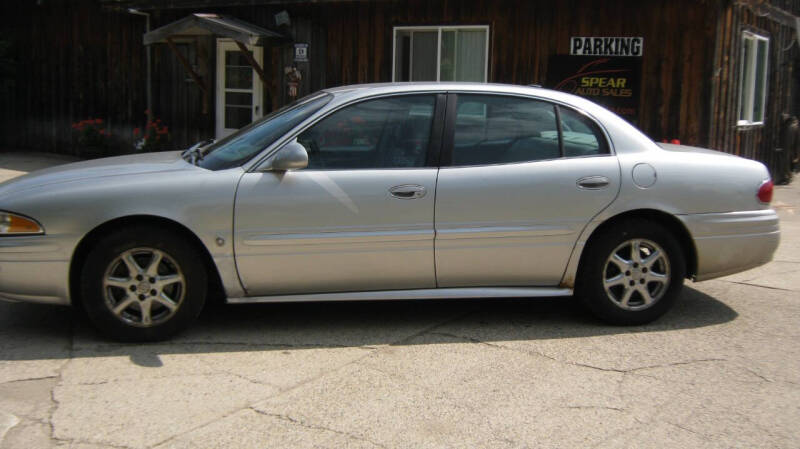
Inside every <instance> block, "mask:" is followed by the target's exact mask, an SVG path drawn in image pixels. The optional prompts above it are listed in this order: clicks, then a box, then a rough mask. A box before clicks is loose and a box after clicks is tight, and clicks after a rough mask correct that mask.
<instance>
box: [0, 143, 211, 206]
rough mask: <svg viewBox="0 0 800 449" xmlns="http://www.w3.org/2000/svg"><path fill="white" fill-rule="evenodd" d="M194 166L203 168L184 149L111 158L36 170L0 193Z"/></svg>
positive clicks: (1, 188)
mask: <svg viewBox="0 0 800 449" xmlns="http://www.w3.org/2000/svg"><path fill="white" fill-rule="evenodd" d="M192 169H197V170H202V169H200V168H198V167H195V166H194V165H192V164H190V163H188V162H186V161H185V160H183V158H182V157H181V152H180V151H170V152H164V153H145V154H134V155H129V156H117V157H107V158H102V159H94V160H91V161H84V162H75V163H72V164H64V165H58V166H55V167H51V168H45V169H43V170H36V171H33V172H31V173H28V174H27V175H23V176H20V177H18V178H14V179H11V180H8V181H6V182H4V183H0V196H4V195H7V194H9V193H12V192H19V191H21V190H27V189H30V188H35V187H42V186H46V185H53V184H61V183H66V182H75V181H84V180H89V179H97V178H104V177H110V176H114V177H118V176H125V175H137V174H145V173H164V172H171V171H177V170H192Z"/></svg>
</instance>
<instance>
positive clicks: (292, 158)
mask: <svg viewBox="0 0 800 449" xmlns="http://www.w3.org/2000/svg"><path fill="white" fill-rule="evenodd" d="M306 167H308V152H307V151H306V148H305V147H304V146H302V145H300V144H299V143H297V141H296V140H295V141H293V142H289V143H287V144H286V145H284V146H283V148H281V149H280V150H278V153H277V154H275V156H273V157H272V159H271V160H270V161H268V162H267V163H266V164H264V166H263V167H260V168H259V171H270V170H271V171H288V170H299V169H301V168H306Z"/></svg>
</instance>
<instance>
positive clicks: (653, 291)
mask: <svg viewBox="0 0 800 449" xmlns="http://www.w3.org/2000/svg"><path fill="white" fill-rule="evenodd" d="M586 251H587V254H586V257H585V258H584V260H583V261H582V263H581V269H580V273H579V278H578V285H576V287H577V288H576V294H577V295H578V296H579V297H580V299H581V300H582V301H583V303H584V304H585V305H586V306H587V307H588V308H589V310H590V311H592V312H593V313H594V314H595V315H596V316H598V317H599V318H600V319H602V320H604V321H606V322H608V323H611V324H618V325H637V324H645V323H648V322H651V321H653V320H655V319H657V318H658V317H660V316H661V315H663V314H664V313H666V312H667V310H669V309H670V307H672V304H673V303H674V302H675V300H676V298H677V296H678V294H679V293H680V290H681V288H682V286H683V279H684V277H685V275H686V264H685V261H684V255H683V251H681V247H680V244H679V243H678V241H677V240H676V239H675V237H674V236H673V235H672V233H671V232H670V231H669V230H668V229H666V228H665V227H663V226H662V225H660V224H658V223H656V222H653V221H649V220H629V221H625V222H623V223H619V224H617V225H615V226H612V227H610V228H608V229H606V230H604V231H603V232H602V233H601V234H600V235H598V236H597V238H596V239H593V240H592V242H591V243H590V246H589V247H588V248H587V250H586Z"/></svg>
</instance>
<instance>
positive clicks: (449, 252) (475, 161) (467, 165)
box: [435, 94, 620, 287]
mask: <svg viewBox="0 0 800 449" xmlns="http://www.w3.org/2000/svg"><path fill="white" fill-rule="evenodd" d="M444 142H445V143H444V147H443V154H442V159H443V166H442V168H441V170H440V173H439V179H438V184H437V191H436V225H435V228H436V242H435V252H436V274H437V282H438V286H439V287H468V286H555V285H558V284H559V282H560V280H561V277H562V275H563V273H564V270H565V268H566V265H567V261H568V259H569V256H570V253H571V251H572V249H573V247H574V245H575V242H576V240H577V238H578V236H579V235H580V232H581V230H582V229H583V228H584V226H586V224H587V223H588V222H589V221H590V220H591V219H592V217H594V216H595V215H596V214H597V213H598V212H600V211H601V210H602V209H603V208H605V207H606V206H607V205H608V204H609V203H610V202H611V201H612V200H613V199H614V198H615V197H616V195H617V192H618V190H619V183H620V179H619V178H620V171H619V164H618V162H617V158H616V157H615V156H614V155H613V154H612V153H611V151H610V148H609V144H608V141H607V139H606V137H605V135H604V133H603V132H602V131H601V129H600V128H599V126H598V125H597V124H596V123H595V122H594V121H593V120H592V119H590V118H589V117H587V116H585V115H584V114H582V113H580V112H579V111H576V110H573V109H570V108H568V107H564V106H557V105H555V104H552V103H549V102H546V101H541V100H536V99H530V98H523V97H511V96H499V95H477V94H458V95H455V94H451V95H450V96H449V98H448V116H447V130H446V133H445V138H444Z"/></svg>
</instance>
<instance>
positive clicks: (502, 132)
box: [452, 94, 561, 166]
mask: <svg viewBox="0 0 800 449" xmlns="http://www.w3.org/2000/svg"><path fill="white" fill-rule="evenodd" d="M452 152H453V153H452V154H453V156H452V157H453V165H462V166H463V165H487V164H507V163H514V162H526V161H538V160H544V159H555V158H558V157H561V151H560V148H559V140H558V124H557V120H556V110H555V106H554V105H553V104H551V103H547V102H545V101H539V100H531V99H526V98H517V97H504V96H497V95H470V94H460V95H458V103H457V107H456V119H455V131H454V136H453V148H452Z"/></svg>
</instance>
